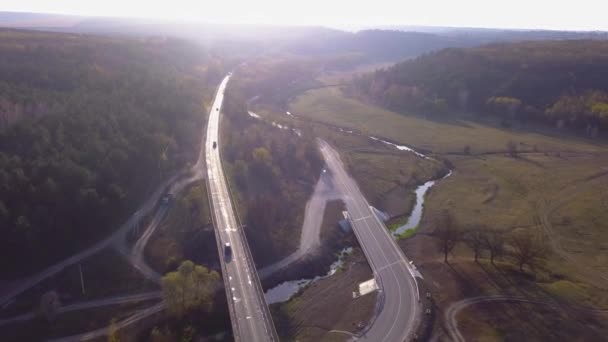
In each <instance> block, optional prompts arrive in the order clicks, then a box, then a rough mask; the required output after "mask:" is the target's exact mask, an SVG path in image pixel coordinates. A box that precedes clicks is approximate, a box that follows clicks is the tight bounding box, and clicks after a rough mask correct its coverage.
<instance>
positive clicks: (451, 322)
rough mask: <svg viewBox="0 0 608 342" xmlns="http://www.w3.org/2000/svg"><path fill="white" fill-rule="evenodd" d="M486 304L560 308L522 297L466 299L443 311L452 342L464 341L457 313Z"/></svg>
mask: <svg viewBox="0 0 608 342" xmlns="http://www.w3.org/2000/svg"><path fill="white" fill-rule="evenodd" d="M488 302H519V303H528V304H535V305H545V306H550V307H555V308H558V307H560V306H561V305H560V304H559V303H555V302H553V303H551V302H544V301H539V300H533V299H528V298H522V297H510V296H500V295H497V296H480V297H472V298H466V299H463V300H460V301H457V302H454V303H452V304H450V306H449V307H448V308H447V310H446V311H445V314H444V319H445V323H446V327H447V330H448V334H449V335H450V337H451V338H452V340H453V341H456V342H465V341H466V340H465V338H464V337H463V336H462V334H461V332H460V331H459V330H458V320H457V319H456V316H457V315H458V313H460V311H462V310H463V309H465V308H467V307H469V306H471V305H475V304H479V303H488ZM572 308H573V309H575V310H579V311H586V312H592V313H600V314H608V310H603V309H590V308H584V307H572Z"/></svg>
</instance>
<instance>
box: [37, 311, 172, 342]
mask: <svg viewBox="0 0 608 342" xmlns="http://www.w3.org/2000/svg"><path fill="white" fill-rule="evenodd" d="M164 309H165V302H160V303H158V304H155V305H152V306H150V307H147V308H145V309H142V310H140V311H138V312H137V313H136V314H134V315H132V316H129V317H128V318H126V319H124V320H122V321H119V322H116V324H114V326H113V328H114V329H116V330H120V329H122V328H124V327H126V326H128V325H131V324H133V323H135V322H138V321H140V320H142V319H144V318H146V317H148V316H151V315H154V314H156V313H159V312H161V311H162V310H164ZM109 331H110V326H107V327H103V328H99V329H97V330H93V331H89V332H86V333H83V334H77V335H72V336H67V337H61V338H57V339H53V340H49V342H73V341H87V340H92V339H94V338H100V337H104V336H107V335H108V332H109Z"/></svg>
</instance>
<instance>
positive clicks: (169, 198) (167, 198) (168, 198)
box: [160, 194, 173, 205]
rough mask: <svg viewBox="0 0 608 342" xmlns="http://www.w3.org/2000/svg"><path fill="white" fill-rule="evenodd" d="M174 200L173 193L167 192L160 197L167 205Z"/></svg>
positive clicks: (162, 202) (161, 201)
mask: <svg viewBox="0 0 608 342" xmlns="http://www.w3.org/2000/svg"><path fill="white" fill-rule="evenodd" d="M172 200H173V195H171V194H165V195H163V197H162V198H161V199H160V203H161V204H163V205H167V204H169V203H171V201H172Z"/></svg>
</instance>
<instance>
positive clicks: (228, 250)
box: [224, 242, 232, 260]
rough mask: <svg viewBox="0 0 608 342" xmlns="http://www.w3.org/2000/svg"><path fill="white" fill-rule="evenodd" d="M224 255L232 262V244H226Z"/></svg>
mask: <svg viewBox="0 0 608 342" xmlns="http://www.w3.org/2000/svg"><path fill="white" fill-rule="evenodd" d="M224 255H225V256H226V259H228V260H230V257H231V256H232V246H230V242H226V243H225V244H224Z"/></svg>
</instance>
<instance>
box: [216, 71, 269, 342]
mask: <svg viewBox="0 0 608 342" xmlns="http://www.w3.org/2000/svg"><path fill="white" fill-rule="evenodd" d="M229 80H230V75H228V76H226V77H225V78H224V80H223V81H222V83H221V84H220V86H219V89H218V91H217V94H216V97H215V100H214V102H213V106H212V107H211V112H210V113H209V122H208V124H207V141H206V144H205V155H206V162H207V182H208V187H207V189H208V194H209V197H210V204H211V207H212V215H211V216H212V218H213V225H214V227H215V232H216V238H217V239H216V240H217V243H218V249H219V253H220V260H221V264H222V277H223V279H224V283H225V286H226V297H227V298H228V307H229V309H230V317H231V321H232V327H233V334H234V337H235V340H236V341H247V342H249V341H252V342H257V341H278V337H277V333H276V331H275V328H274V324H273V322H272V317H271V316H270V311H269V309H268V306H267V304H266V300H265V298H264V292H263V291H262V286H261V285H260V281H259V279H258V276H257V271H256V268H255V264H254V262H253V259H252V257H251V253H250V251H249V246H248V245H247V240H246V238H245V234H244V233H243V227H241V226H240V225H239V224H238V223H237V222H238V221H237V218H236V216H235V210H234V207H233V205H232V199H231V197H230V190H229V188H228V183H227V181H226V176H225V175H224V170H223V169H222V164H221V158H220V146H221V145H220V140H219V137H220V136H219V124H220V110H221V107H222V102H223V99H224V91H225V90H226V85H227V84H228V81H229ZM226 243H229V244H230V245H231V250H232V252H231V253H230V254H231V255H229V256H228V255H226V253H225V251H224V247H223V246H224V244H226Z"/></svg>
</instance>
